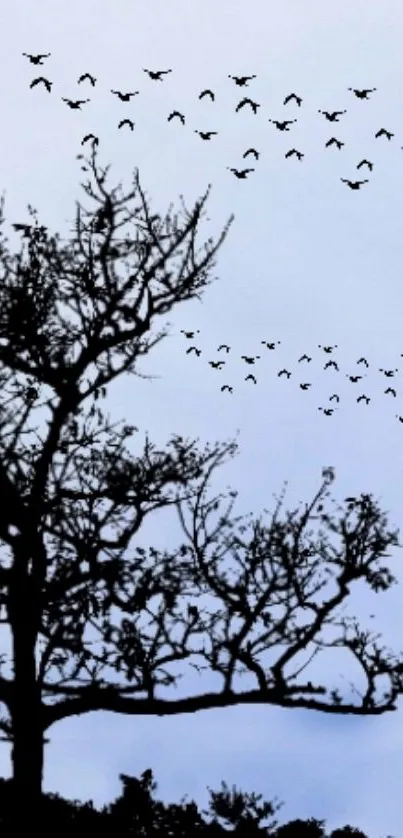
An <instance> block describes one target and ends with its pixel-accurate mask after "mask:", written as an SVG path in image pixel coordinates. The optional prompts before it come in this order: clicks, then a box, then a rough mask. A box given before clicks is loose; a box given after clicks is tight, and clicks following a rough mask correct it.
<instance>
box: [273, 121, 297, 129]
mask: <svg viewBox="0 0 403 838" xmlns="http://www.w3.org/2000/svg"><path fill="white" fill-rule="evenodd" d="M269 122H272V123H273V124H274V125H275V126H276V128H278V130H279V131H289V130H290V129H289V128H288V126H289V125H292V123H293V122H297V120H296V119H285V120H284V121H283V122H280V121H279V120H278V119H269Z"/></svg>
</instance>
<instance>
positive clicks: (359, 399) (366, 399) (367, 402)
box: [357, 393, 371, 404]
mask: <svg viewBox="0 0 403 838" xmlns="http://www.w3.org/2000/svg"><path fill="white" fill-rule="evenodd" d="M363 399H364V400H365V402H366V404H369V402H370V401H371V399H370V398H368V396H366V395H365V393H363V394H362V395H361V396H358V399H357V402H362V400H363Z"/></svg>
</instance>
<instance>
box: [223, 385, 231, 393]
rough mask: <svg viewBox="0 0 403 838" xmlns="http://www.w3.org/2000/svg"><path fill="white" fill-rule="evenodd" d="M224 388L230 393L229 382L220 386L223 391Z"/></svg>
mask: <svg viewBox="0 0 403 838" xmlns="http://www.w3.org/2000/svg"><path fill="white" fill-rule="evenodd" d="M224 390H228V392H229V393H232V387H230V386H229V384H223V386H222V387H221V392H222V393H223V392H224Z"/></svg>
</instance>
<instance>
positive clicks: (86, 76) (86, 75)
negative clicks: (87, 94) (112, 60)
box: [77, 73, 96, 87]
mask: <svg viewBox="0 0 403 838" xmlns="http://www.w3.org/2000/svg"><path fill="white" fill-rule="evenodd" d="M86 79H88V81H89V82H91V84H92V86H93V87H95V84H96V78H95V77H94V76H92V75H91V73H83V74H82V76H80V78H79V79H78V82H77V84H81V82H83V81H85V80H86Z"/></svg>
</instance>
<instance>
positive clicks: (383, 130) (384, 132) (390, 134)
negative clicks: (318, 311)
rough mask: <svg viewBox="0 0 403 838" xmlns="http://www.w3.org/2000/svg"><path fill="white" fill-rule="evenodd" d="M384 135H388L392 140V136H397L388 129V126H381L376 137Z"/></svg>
mask: <svg viewBox="0 0 403 838" xmlns="http://www.w3.org/2000/svg"><path fill="white" fill-rule="evenodd" d="M383 135H384V136H385V137H387V138H388V140H391V139H392V137H394V136H395V135H394V134H392V132H391V131H387V130H386V128H380V129H379V131H377V132H376V134H375V137H382V136H383Z"/></svg>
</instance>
